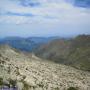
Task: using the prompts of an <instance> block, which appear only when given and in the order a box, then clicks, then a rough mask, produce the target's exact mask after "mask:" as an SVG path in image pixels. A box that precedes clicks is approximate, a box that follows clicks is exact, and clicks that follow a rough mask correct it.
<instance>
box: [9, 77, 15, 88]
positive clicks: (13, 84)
mask: <svg viewBox="0 0 90 90" xmlns="http://www.w3.org/2000/svg"><path fill="white" fill-rule="evenodd" d="M9 83H10V85H12V86H13V87H15V86H16V80H12V79H9Z"/></svg>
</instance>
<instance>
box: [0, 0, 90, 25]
mask: <svg viewBox="0 0 90 90" xmlns="http://www.w3.org/2000/svg"><path fill="white" fill-rule="evenodd" d="M18 1H19V0H16V1H11V0H2V1H0V13H1V15H0V22H6V23H15V24H22V23H29V22H30V23H34V22H36V21H39V22H40V20H42V21H45V22H46V21H47V22H48V21H51V22H54V23H56V22H59V23H75V22H76V23H82V22H84V21H86V23H87V22H88V21H89V18H90V9H84V8H78V7H74V6H72V5H71V4H69V3H66V2H65V1H64V0H34V2H35V1H38V2H40V4H41V5H40V6H38V7H24V6H21V5H20V4H19V2H18ZM27 1H29V0H27ZM8 11H9V12H13V13H26V14H29V13H32V14H33V15H35V17H27V16H18V15H16V16H9V15H5V13H6V12H8ZM48 19H49V20H48ZM77 19H78V20H79V21H78V20H77ZM55 21H56V22H55Z"/></svg>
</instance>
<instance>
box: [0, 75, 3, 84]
mask: <svg viewBox="0 0 90 90" xmlns="http://www.w3.org/2000/svg"><path fill="white" fill-rule="evenodd" d="M2 85H3V78H1V77H0V86H2Z"/></svg>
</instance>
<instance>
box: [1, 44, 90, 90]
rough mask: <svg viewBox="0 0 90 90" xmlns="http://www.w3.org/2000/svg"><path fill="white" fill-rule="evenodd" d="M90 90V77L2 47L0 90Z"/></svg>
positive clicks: (63, 66)
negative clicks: (12, 88)
mask: <svg viewBox="0 0 90 90" xmlns="http://www.w3.org/2000/svg"><path fill="white" fill-rule="evenodd" d="M2 87H7V88H8V87H17V88H18V90H90V73H89V72H85V71H81V70H77V69H75V68H72V67H70V66H65V65H61V64H56V63H54V62H50V61H47V60H42V59H40V58H38V57H36V56H35V55H34V54H27V53H22V52H20V51H18V50H15V49H13V48H11V47H9V46H7V45H4V46H2V45H1V46H0V88H2Z"/></svg>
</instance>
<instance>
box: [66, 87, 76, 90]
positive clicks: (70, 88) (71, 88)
mask: <svg viewBox="0 0 90 90" xmlns="http://www.w3.org/2000/svg"><path fill="white" fill-rule="evenodd" d="M67 90H78V88H76V87H69V88H68V89H67Z"/></svg>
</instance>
